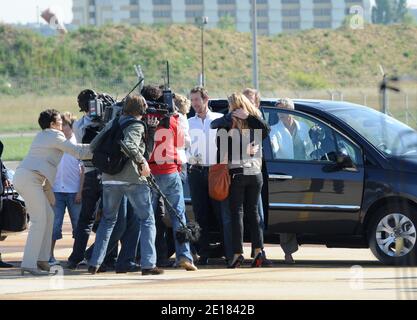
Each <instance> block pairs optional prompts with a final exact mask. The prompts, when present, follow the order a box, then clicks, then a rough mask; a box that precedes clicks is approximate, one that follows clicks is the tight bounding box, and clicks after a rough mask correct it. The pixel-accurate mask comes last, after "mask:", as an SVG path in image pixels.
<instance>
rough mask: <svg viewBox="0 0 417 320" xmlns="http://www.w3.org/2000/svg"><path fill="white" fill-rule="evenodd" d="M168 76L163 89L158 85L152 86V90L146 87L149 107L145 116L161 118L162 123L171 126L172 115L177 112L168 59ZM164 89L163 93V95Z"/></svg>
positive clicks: (167, 126)
mask: <svg viewBox="0 0 417 320" xmlns="http://www.w3.org/2000/svg"><path fill="white" fill-rule="evenodd" d="M166 67H167V78H168V82H167V83H165V84H164V86H163V89H161V88H157V87H152V86H149V87H150V92H148V91H147V90H146V88H145V89H144V91H145V92H144V91H143V90H142V92H141V93H142V95H143V96H144V97H145V99H146V103H147V105H148V109H147V112H146V114H145V115H144V118H147V117H155V118H157V119H158V120H159V122H160V124H161V125H162V126H163V127H165V128H169V123H170V117H171V115H172V114H174V112H175V108H174V97H175V95H174V93H173V92H172V91H171V89H170V88H169V62H168V61H167V64H166ZM161 90H162V95H161Z"/></svg>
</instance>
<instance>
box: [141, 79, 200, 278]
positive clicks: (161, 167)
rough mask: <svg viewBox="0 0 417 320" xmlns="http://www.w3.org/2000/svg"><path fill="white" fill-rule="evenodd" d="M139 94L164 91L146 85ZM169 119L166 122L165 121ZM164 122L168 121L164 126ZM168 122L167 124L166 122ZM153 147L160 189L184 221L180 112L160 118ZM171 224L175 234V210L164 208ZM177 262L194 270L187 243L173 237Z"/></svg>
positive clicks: (157, 97)
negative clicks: (179, 151)
mask: <svg viewBox="0 0 417 320" xmlns="http://www.w3.org/2000/svg"><path fill="white" fill-rule="evenodd" d="M142 95H143V96H144V98H145V99H146V100H148V101H153V102H162V101H161V99H162V97H163V92H162V90H161V89H160V88H158V87H155V86H145V87H144V88H143V89H142ZM168 121H169V122H168ZM163 123H166V124H167V125H166V126H165V127H164V126H163ZM168 124H169V126H168ZM154 142H155V148H154V150H153V152H152V154H151V156H150V160H149V166H150V169H151V172H152V174H153V175H154V176H155V180H156V182H157V184H158V186H159V187H160V189H161V191H162V192H163V193H164V194H165V196H166V197H167V198H168V200H169V202H170V203H171V204H172V206H173V208H174V209H175V210H176V212H177V214H178V215H179V216H180V217H181V221H182V222H183V223H184V224H186V223H187V222H186V216H185V202H184V192H183V186H182V181H181V177H180V172H181V161H180V158H179V154H178V149H179V148H181V147H183V145H184V132H182V129H181V125H180V120H179V115H178V114H171V115H170V116H169V118H165V119H161V121H160V125H159V126H158V127H157V129H156V132H155V140H154ZM158 199H159V195H158V194H157V193H156V192H153V195H152V202H153V207H154V210H156V208H157V204H158ZM167 211H168V212H169V214H170V218H171V222H172V225H173V232H174V238H176V237H175V234H176V232H177V230H178V229H179V228H180V227H181V224H180V222H179V221H178V219H177V217H176V216H175V213H174V212H171V211H170V210H168V209H167ZM175 252H176V255H175V256H176V265H177V266H179V267H181V268H184V269H185V270H187V271H196V270H198V269H197V267H196V266H195V265H194V263H193V257H192V254H191V250H190V244H189V243H188V242H186V243H180V242H179V241H178V240H176V239H175Z"/></svg>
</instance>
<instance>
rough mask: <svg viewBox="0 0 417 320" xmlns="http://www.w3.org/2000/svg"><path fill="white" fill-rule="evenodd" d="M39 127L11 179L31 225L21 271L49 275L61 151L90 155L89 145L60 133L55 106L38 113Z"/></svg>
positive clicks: (76, 155) (84, 155)
mask: <svg viewBox="0 0 417 320" xmlns="http://www.w3.org/2000/svg"><path fill="white" fill-rule="evenodd" d="M38 123H39V125H40V127H41V129H42V131H41V132H39V133H38V134H37V135H36V137H35V139H34V140H33V142H32V145H31V147H30V150H29V153H28V154H27V156H26V157H25V159H24V160H23V161H22V162H21V164H20V165H19V167H18V168H17V170H16V173H15V176H14V179H13V182H14V185H15V187H16V190H17V191H18V192H19V193H20V194H21V195H22V197H23V198H24V199H25V203H26V209H27V212H28V213H29V215H30V221H31V226H30V230H29V235H28V238H27V241H26V246H25V251H24V254H23V261H22V264H21V271H22V275H24V273H25V272H28V273H30V274H32V275H36V276H37V275H48V274H50V273H49V264H48V260H49V254H50V249H51V241H52V228H53V222H54V212H53V210H52V207H51V205H53V204H54V202H55V197H54V193H53V191H52V187H51V185H52V184H53V183H54V181H55V176H56V172H57V167H58V165H59V163H60V161H61V158H62V156H63V154H64V153H69V154H71V155H73V156H74V157H76V158H77V159H91V158H92V154H91V151H90V147H89V145H82V144H74V143H72V142H71V141H70V140H67V139H66V138H65V136H64V134H63V133H62V119H61V115H60V113H59V112H58V111H56V110H51V109H49V110H45V111H43V112H41V114H40V115H39V119H38Z"/></svg>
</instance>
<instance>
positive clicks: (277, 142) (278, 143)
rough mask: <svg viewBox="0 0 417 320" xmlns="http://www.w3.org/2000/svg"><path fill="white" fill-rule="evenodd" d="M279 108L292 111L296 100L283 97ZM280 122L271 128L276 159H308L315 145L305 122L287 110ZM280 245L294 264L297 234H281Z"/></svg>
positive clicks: (286, 257)
mask: <svg viewBox="0 0 417 320" xmlns="http://www.w3.org/2000/svg"><path fill="white" fill-rule="evenodd" d="M275 106H276V107H277V108H280V109H283V110H289V111H292V110H294V109H295V106H294V102H293V101H292V100H291V99H289V98H285V99H281V100H279V101H278V102H277V104H276V105H275ZM279 120H280V121H279V123H278V124H276V125H275V126H273V127H272V128H271V129H272V130H271V145H272V150H273V153H274V159H292V160H308V159H309V155H310V152H311V151H312V150H313V146H312V143H311V140H310V138H309V134H308V130H309V128H308V126H307V124H306V123H305V122H302V121H297V120H296V119H294V116H293V115H292V114H290V113H287V112H281V113H280V114H279ZM280 245H281V248H282V250H283V251H284V253H285V263H287V264H293V263H294V259H293V257H292V254H293V253H294V252H296V251H297V250H298V242H297V235H296V234H292V233H281V234H280Z"/></svg>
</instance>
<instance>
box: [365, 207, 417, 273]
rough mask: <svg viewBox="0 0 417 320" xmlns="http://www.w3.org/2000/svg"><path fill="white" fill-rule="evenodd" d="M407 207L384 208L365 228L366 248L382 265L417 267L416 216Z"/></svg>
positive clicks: (410, 208)
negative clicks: (367, 242)
mask: <svg viewBox="0 0 417 320" xmlns="http://www.w3.org/2000/svg"><path fill="white" fill-rule="evenodd" d="M412 209H413V208H412V207H410V206H409V205H407V204H404V205H398V206H395V207H392V206H384V207H382V208H380V210H378V213H377V214H376V215H375V216H374V217H373V218H372V220H371V221H370V224H369V228H368V240H369V247H370V248H371V250H372V252H373V254H374V255H375V256H376V257H377V258H378V260H379V261H381V262H382V263H384V264H389V265H410V264H416V251H417V249H416V247H417V246H416V242H417V231H416V226H417V216H416V213H415V212H413V210H412Z"/></svg>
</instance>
